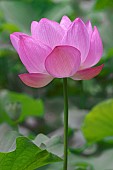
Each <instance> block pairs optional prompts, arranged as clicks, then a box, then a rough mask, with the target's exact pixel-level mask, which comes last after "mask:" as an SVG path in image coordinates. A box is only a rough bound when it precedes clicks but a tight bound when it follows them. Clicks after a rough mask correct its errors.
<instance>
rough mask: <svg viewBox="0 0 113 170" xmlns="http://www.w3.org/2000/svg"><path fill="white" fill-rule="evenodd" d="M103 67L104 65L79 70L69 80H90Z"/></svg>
mask: <svg viewBox="0 0 113 170" xmlns="http://www.w3.org/2000/svg"><path fill="white" fill-rule="evenodd" d="M103 66H104V64H102V65H100V66H97V67H93V68H88V69H84V70H80V71H78V72H77V73H76V74H75V75H73V76H72V77H71V78H72V79H73V80H90V79H92V78H94V77H95V76H97V75H98V74H99V73H100V72H101V70H102V68H103Z"/></svg>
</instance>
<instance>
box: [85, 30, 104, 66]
mask: <svg viewBox="0 0 113 170" xmlns="http://www.w3.org/2000/svg"><path fill="white" fill-rule="evenodd" d="M102 53H103V45H102V40H101V38H100V35H99V32H98V30H97V28H96V27H94V31H93V33H92V36H91V42H90V50H89V53H88V56H87V58H86V60H85V62H84V63H83V64H82V67H83V68H88V67H91V66H94V65H95V64H97V63H98V61H99V60H100V58H101V57H102Z"/></svg>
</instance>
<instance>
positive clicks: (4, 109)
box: [0, 0, 113, 170]
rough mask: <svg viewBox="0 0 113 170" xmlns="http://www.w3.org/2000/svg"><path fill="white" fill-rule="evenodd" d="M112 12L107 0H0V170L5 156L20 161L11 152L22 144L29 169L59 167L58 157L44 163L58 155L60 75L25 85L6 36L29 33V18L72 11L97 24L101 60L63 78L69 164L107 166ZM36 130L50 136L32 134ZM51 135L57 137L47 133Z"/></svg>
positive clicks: (111, 148) (93, 168) (96, 169)
mask: <svg viewBox="0 0 113 170" xmlns="http://www.w3.org/2000/svg"><path fill="white" fill-rule="evenodd" d="M112 11H113V1H112V0H102V1H101V0H1V1H0V152H1V153H0V169H3V170H8V169H7V168H8V167H9V166H11V165H9V164H7V162H8V161H9V158H10V159H11V160H13V159H14V157H16V158H18V159H17V160H18V161H17V162H16V163H14V167H11V168H12V169H15V170H16V167H15V164H17V165H18V166H19V164H20V161H21V160H20V159H19V156H18V154H17V155H16V154H15V153H16V152H17V150H18V152H17V153H19V152H21V148H20V147H23V145H24V147H26V149H27V147H31V150H28V151H27V152H26V150H25V153H24V155H23V156H25V157H24V158H25V162H23V164H22V167H25V166H27V168H28V167H30V166H31V167H30V168H29V170H32V169H36V168H38V167H40V168H38V169H40V170H53V169H58V170H60V169H61V167H62V162H61V163H56V164H53V165H46V164H48V163H50V162H51V163H52V162H57V161H61V160H62V159H61V158H59V157H61V155H62V152H58V148H59V147H60V148H63V143H62V136H63V128H62V127H63V116H62V115H63V114H62V113H63V97H62V80H59V79H56V80H54V81H53V82H52V83H51V84H50V85H48V86H46V87H44V88H41V89H32V88H30V87H27V86H25V85H24V84H23V83H22V82H21V81H20V80H19V78H18V74H20V73H23V72H25V71H26V70H25V68H24V66H23V65H22V64H21V62H20V60H19V57H18V55H17V53H16V51H15V50H14V49H13V47H12V45H11V43H10V39H9V35H10V33H12V32H15V31H20V32H25V33H28V34H30V24H31V22H32V21H33V20H37V21H38V20H40V19H41V18H42V17H46V18H49V19H52V20H56V21H60V19H61V17H62V16H63V15H68V16H69V17H70V18H71V19H72V20H74V18H76V17H78V16H79V17H81V18H82V19H83V20H84V21H87V20H89V19H90V20H91V21H92V23H93V26H94V25H96V26H97V27H98V29H99V31H100V34H101V37H102V40H103V45H104V54H103V57H102V59H101V61H100V63H104V65H105V66H104V69H103V71H102V72H101V74H100V75H99V76H97V77H96V78H94V79H92V80H89V81H72V80H70V79H69V81H68V88H69V89H68V91H69V112H70V113H69V169H71V170H87V169H88V168H89V170H103V169H112V168H113V162H112V155H113V99H112V98H113V64H112V63H113V14H112ZM100 63H99V64H100ZM56 89H57V90H56ZM9 132H10V133H9ZM40 133H44V134H45V135H48V136H49V137H52V138H50V139H49V138H48V137H47V136H44V135H39V136H37V135H38V134H40ZM22 135H23V136H22ZM55 135H57V136H58V137H57V138H53V136H55ZM20 136H22V137H20ZM36 136H37V137H36ZM28 138H29V139H28ZM35 139H36V140H35ZM31 140H32V141H31ZM49 140H50V141H49ZM14 141H15V142H14ZM34 141H35V142H34ZM36 141H37V142H36ZM40 141H41V142H40ZM48 141H49V142H48ZM16 142H17V144H16ZM29 142H30V143H29ZM12 143H14V145H12ZM48 143H49V144H50V145H49V144H48ZM11 146H13V147H11ZM48 148H49V149H48ZM10 149H11V150H10ZM4 151H5V152H7V153H3V152H4ZM36 151H37V153H36ZM61 151H62V149H61ZM38 152H40V154H38ZM43 153H44V154H45V160H43V161H42V160H40V159H39V158H41V154H43ZM29 154H31V155H34V158H33V159H34V160H31V164H30V166H29V165H28V164H27V163H28V162H27V161H28V159H31V158H28V155H29ZM47 155H48V157H47ZM3 158H4V159H3ZM26 158H28V159H26ZM47 158H48V159H47ZM5 160H8V161H5ZM36 160H38V163H37V161H36ZM33 161H34V162H35V165H34V164H32V162H33ZM43 165H46V166H44V167H43ZM41 166H42V167H41ZM22 167H21V169H22ZM24 169H25V168H24ZM17 170H18V168H17ZM26 170H28V169H26Z"/></svg>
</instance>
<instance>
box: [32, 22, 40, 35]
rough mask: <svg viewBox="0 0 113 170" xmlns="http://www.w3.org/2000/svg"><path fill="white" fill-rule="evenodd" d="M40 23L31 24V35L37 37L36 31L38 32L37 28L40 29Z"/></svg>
mask: <svg viewBox="0 0 113 170" xmlns="http://www.w3.org/2000/svg"><path fill="white" fill-rule="evenodd" d="M38 25H39V23H38V22H37V21H33V22H32V23H31V34H32V35H33V36H34V37H35V35H36V31H37V27H38Z"/></svg>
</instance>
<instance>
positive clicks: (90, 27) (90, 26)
mask: <svg viewBox="0 0 113 170" xmlns="http://www.w3.org/2000/svg"><path fill="white" fill-rule="evenodd" d="M86 28H87V30H88V33H89V37H90V38H91V35H92V32H93V28H92V24H91V22H90V21H87V22H86Z"/></svg>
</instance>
